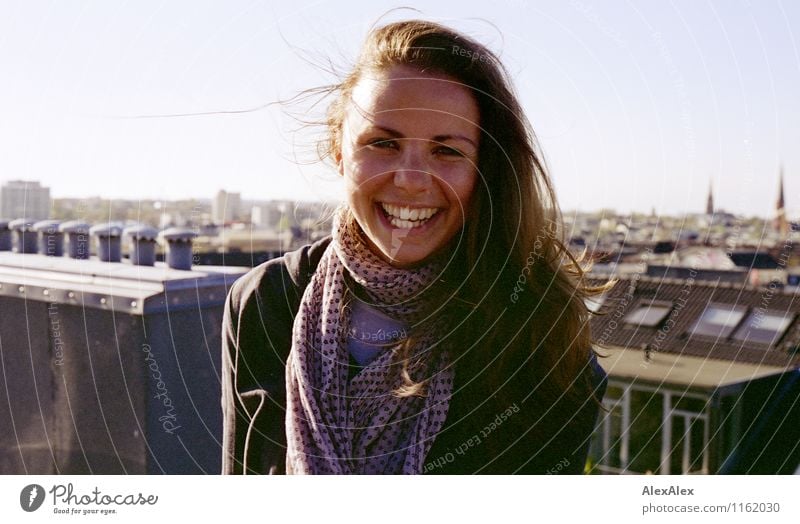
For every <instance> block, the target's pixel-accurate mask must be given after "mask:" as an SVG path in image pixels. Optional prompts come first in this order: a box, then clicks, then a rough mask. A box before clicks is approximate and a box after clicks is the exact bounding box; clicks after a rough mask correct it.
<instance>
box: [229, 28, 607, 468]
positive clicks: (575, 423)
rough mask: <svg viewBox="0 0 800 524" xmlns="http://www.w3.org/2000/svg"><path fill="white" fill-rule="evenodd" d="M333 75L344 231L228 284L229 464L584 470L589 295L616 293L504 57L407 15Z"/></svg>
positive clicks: (588, 425)
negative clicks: (574, 249)
mask: <svg viewBox="0 0 800 524" xmlns="http://www.w3.org/2000/svg"><path fill="white" fill-rule="evenodd" d="M455 50H457V51H458V52H455ZM461 51H463V52H461ZM476 56H480V57H487V59H486V60H483V59H481V60H474V59H473V57H476ZM331 92H332V93H333V94H334V95H335V97H336V98H335V100H334V101H333V103H332V104H331V106H330V108H329V111H328V121H327V126H328V140H327V142H326V144H325V145H324V147H323V149H324V150H325V152H326V153H327V156H328V157H330V158H331V159H332V160H333V161H334V163H335V165H336V168H337V169H338V172H339V173H340V175H341V176H342V179H343V184H344V186H345V189H346V194H347V199H346V202H345V203H343V205H342V206H341V207H340V208H339V209H338V210H337V212H336V214H335V217H334V223H333V229H332V234H331V237H329V238H327V239H324V240H322V241H320V242H318V243H316V244H314V245H311V246H306V247H304V248H302V249H300V250H298V251H295V252H291V253H287V254H286V255H284V256H283V257H280V258H278V259H275V260H272V261H270V262H267V263H266V264H264V265H262V266H260V267H258V268H255V269H254V270H253V271H252V272H251V273H249V274H248V275H247V276H246V277H244V278H242V279H240V280H239V281H237V283H236V285H235V286H234V287H233V289H232V290H231V293H230V295H229V296H228V302H227V307H226V316H225V326H224V329H225V336H224V349H223V384H222V387H223V392H222V395H223V396H222V403H223V411H224V424H225V426H224V442H223V446H224V449H223V471H224V472H225V473H283V472H285V473H305V474H309V473H310V474H358V473H372V474H375V473H408V474H415V473H476V472H480V473H542V474H544V473H552V472H554V471H555V472H558V473H580V472H582V471H583V465H584V463H585V461H586V453H587V448H588V442H589V437H590V435H591V433H592V430H593V427H594V423H595V420H596V417H597V412H598V407H599V405H600V401H601V399H602V396H603V393H604V391H605V374H604V373H603V371H602V369H601V368H600V367H599V366H598V365H597V361H596V359H595V356H594V353H593V350H592V348H591V337H590V333H589V327H588V324H587V321H588V318H589V316H590V314H591V313H590V312H589V311H588V310H587V308H586V306H585V304H584V299H585V298H586V297H589V296H592V295H594V294H598V293H600V292H602V289H596V288H590V287H588V286H586V284H585V282H584V279H583V275H584V269H583V268H582V267H581V265H580V261H578V260H576V259H575V258H574V257H573V256H572V255H571V254H570V253H569V251H568V250H567V249H566V248H565V247H564V242H563V239H562V238H560V235H561V234H562V233H561V231H562V230H561V228H560V215H559V211H558V206H557V204H556V199H555V195H554V192H553V189H552V186H551V183H550V180H549V178H548V176H547V173H546V171H545V168H544V165H543V163H542V162H541V161H540V157H539V154H538V152H537V147H536V144H535V141H534V138H533V137H534V135H533V132H532V131H531V129H530V126H529V124H528V123H527V120H526V119H525V117H524V116H523V113H522V111H521V108H520V106H519V103H518V101H517V99H516V97H515V95H514V94H513V90H512V88H511V84H510V82H509V81H508V79H507V76H506V74H505V71H504V70H503V68H502V66H501V65H500V62H499V60H497V58H496V57H495V55H493V54H492V53H491V51H489V50H488V49H486V48H485V47H484V46H482V45H480V44H479V43H477V42H475V41H473V40H471V39H469V38H467V37H465V36H464V35H461V34H459V33H457V32H455V31H453V30H451V29H449V28H446V27H443V26H441V25H438V24H434V23H430V22H424V21H406V22H399V23H394V24H390V25H387V26H384V27H381V28H378V29H376V30H374V31H372V32H371V33H370V35H369V36H368V38H367V41H366V43H365V44H364V47H363V49H362V53H361V55H360V57H359V59H358V61H357V64H356V67H355V68H354V69H353V71H352V72H351V73H350V74H349V75H348V76H347V77H346V78H345V79H344V80H343V81H342V82H341V83H340V84H338V85H336V86H334V87H333V88H332V89H331ZM512 296H513V300H512Z"/></svg>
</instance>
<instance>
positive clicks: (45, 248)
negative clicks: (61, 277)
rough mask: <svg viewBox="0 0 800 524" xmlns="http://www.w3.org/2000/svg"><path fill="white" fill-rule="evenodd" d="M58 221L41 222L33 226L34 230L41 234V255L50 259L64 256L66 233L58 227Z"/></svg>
mask: <svg viewBox="0 0 800 524" xmlns="http://www.w3.org/2000/svg"><path fill="white" fill-rule="evenodd" d="M60 224H61V222H59V221H58V220H41V221H39V222H36V223H35V224H34V225H33V230H34V231H36V232H38V233H39V253H42V254H43V255H47V256H49V257H60V256H63V255H64V233H62V232H61V231H60V230H59V229H58V226H59V225H60Z"/></svg>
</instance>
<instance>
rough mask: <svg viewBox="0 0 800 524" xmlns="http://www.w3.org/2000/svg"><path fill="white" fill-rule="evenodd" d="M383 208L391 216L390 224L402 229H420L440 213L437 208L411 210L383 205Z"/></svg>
mask: <svg viewBox="0 0 800 524" xmlns="http://www.w3.org/2000/svg"><path fill="white" fill-rule="evenodd" d="M381 207H383V210H384V211H386V213H387V214H388V215H389V222H390V223H391V224H392V225H393V226H394V227H397V228H400V229H411V228H413V227H419V226H421V225H422V224H424V223H425V222H427V221H428V219H429V218H431V217H432V216H433V215H435V214H436V213H437V212H438V211H439V209H438V208H435V207H423V208H410V207H400V206H395V205H392V204H383V203H382V204H381Z"/></svg>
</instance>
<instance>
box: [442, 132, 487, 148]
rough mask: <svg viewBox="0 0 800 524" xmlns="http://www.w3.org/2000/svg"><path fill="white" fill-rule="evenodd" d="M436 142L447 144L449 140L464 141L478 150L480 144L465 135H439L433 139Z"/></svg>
mask: <svg viewBox="0 0 800 524" xmlns="http://www.w3.org/2000/svg"><path fill="white" fill-rule="evenodd" d="M433 140H434V142H446V141H447V140H463V141H465V142H469V143H470V144H472V147H474V148H477V147H478V144H476V143H475V142H473V141H472V139H470V138H467V137H465V136H464V135H437V136H435V137H433Z"/></svg>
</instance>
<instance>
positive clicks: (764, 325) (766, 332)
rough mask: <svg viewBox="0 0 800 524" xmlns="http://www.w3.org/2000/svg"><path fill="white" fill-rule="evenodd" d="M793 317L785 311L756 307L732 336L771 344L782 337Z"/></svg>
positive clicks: (747, 340)
mask: <svg viewBox="0 0 800 524" xmlns="http://www.w3.org/2000/svg"><path fill="white" fill-rule="evenodd" d="M793 318H794V315H792V314H791V313H788V312H785V311H769V310H766V311H765V310H759V309H756V310H754V311H753V312H751V313H750V314H749V315H748V316H747V320H745V321H744V323H743V324H742V326H741V327H740V328H739V329H737V330H736V333H734V334H733V338H735V339H737V340H743V341H745V342H758V343H761V344H769V345H772V344H774V343H775V342H777V341H778V340H780V339H781V337H783V333H784V332H785V331H786V328H788V327H789V324H791V323H792V319H793Z"/></svg>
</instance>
